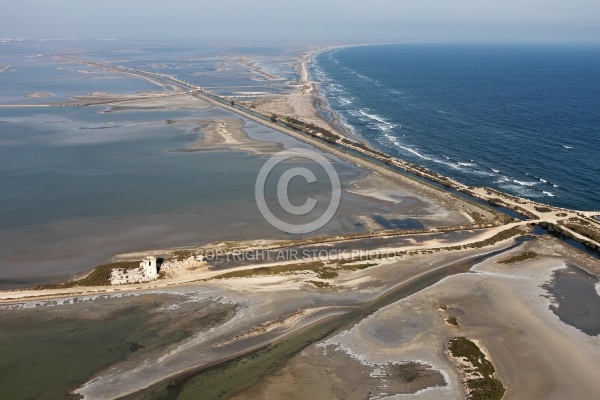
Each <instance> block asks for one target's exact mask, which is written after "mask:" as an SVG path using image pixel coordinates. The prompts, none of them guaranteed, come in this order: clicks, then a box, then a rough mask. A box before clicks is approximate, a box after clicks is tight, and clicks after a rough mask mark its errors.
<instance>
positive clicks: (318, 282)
mask: <svg viewBox="0 0 600 400" xmlns="http://www.w3.org/2000/svg"><path fill="white" fill-rule="evenodd" d="M306 282H308V283H312V284H313V285H315V286H316V287H318V288H325V287H331V285H330V284H329V282H321V281H306Z"/></svg>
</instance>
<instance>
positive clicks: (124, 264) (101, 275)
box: [34, 261, 140, 290]
mask: <svg viewBox="0 0 600 400" xmlns="http://www.w3.org/2000/svg"><path fill="white" fill-rule="evenodd" d="M139 266H140V262H139V261H121V262H114V263H109V264H102V265H98V266H97V267H96V268H94V270H93V271H92V272H90V273H89V274H88V275H87V276H86V277H85V278H81V279H79V280H72V281H68V282H65V283H51V284H47V285H38V286H36V287H34V289H36V290H42V289H63V288H72V287H77V286H110V274H111V272H112V270H113V269H116V268H120V269H125V270H129V269H135V268H139Z"/></svg>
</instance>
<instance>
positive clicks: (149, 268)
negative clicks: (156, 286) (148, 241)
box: [140, 256, 158, 280]
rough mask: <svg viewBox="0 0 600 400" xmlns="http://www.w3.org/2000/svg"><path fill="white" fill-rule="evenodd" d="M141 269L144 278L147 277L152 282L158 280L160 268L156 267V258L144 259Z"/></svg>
mask: <svg viewBox="0 0 600 400" xmlns="http://www.w3.org/2000/svg"><path fill="white" fill-rule="evenodd" d="M140 268H141V269H142V271H143V274H144V276H147V277H148V278H149V279H150V280H155V279H158V267H157V265H156V257H153V256H148V257H144V259H143V260H142V262H141V263H140Z"/></svg>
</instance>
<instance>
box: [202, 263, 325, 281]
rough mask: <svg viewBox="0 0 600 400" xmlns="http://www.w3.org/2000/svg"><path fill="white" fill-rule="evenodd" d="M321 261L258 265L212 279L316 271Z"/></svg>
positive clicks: (318, 271)
mask: <svg viewBox="0 0 600 400" xmlns="http://www.w3.org/2000/svg"><path fill="white" fill-rule="evenodd" d="M323 265H324V264H323V263H322V262H320V261H315V262H309V263H304V264H288V265H276V266H274V267H260V268H254V269H246V270H242V271H231V272H226V273H224V274H222V275H217V276H215V277H213V278H212V279H229V278H249V277H253V276H268V275H278V274H284V273H287V272H295V271H313V272H317V273H321V272H323V269H322V267H323Z"/></svg>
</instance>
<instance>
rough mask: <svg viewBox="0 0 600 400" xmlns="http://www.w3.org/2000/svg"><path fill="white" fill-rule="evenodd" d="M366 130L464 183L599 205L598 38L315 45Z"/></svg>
mask: <svg viewBox="0 0 600 400" xmlns="http://www.w3.org/2000/svg"><path fill="white" fill-rule="evenodd" d="M311 68H312V70H311V73H312V76H313V79H315V80H316V81H319V82H321V90H322V92H323V94H324V96H325V97H326V99H327V102H328V103H329V106H330V107H331V109H332V110H334V111H336V112H338V113H339V115H340V116H341V119H342V121H343V122H344V123H345V124H346V125H348V126H349V127H350V128H351V129H352V130H353V131H354V133H355V134H356V135H357V136H359V137H361V138H362V139H364V140H366V141H368V142H370V143H371V144H372V145H374V146H375V147H377V148H379V149H381V150H383V151H385V152H387V153H389V154H393V155H395V156H398V157H400V158H403V159H406V160H409V161H412V162H415V163H418V164H422V165H425V166H427V167H428V168H430V169H432V170H435V171H437V172H440V173H442V174H444V175H447V176H451V177H453V178H455V179H457V180H459V181H461V182H463V183H465V184H468V185H477V186H482V185H484V186H489V187H494V188H496V189H500V190H502V191H505V192H508V193H511V194H514V195H518V196H523V197H527V198H531V199H534V200H536V201H539V202H543V203H547V204H552V205H555V206H562V207H568V208H575V209H583V210H600V196H599V188H600V162H599V161H600V151H599V149H600V47H584V46H571V47H567V46H533V45H527V46H526V45H520V46H517V45H511V46H509V45H457V44H403V45H379V46H363V47H353V48H345V49H338V50H334V51H329V52H325V53H322V54H320V55H318V56H317V57H316V59H315V62H314V63H313V65H312V67H311Z"/></svg>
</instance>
